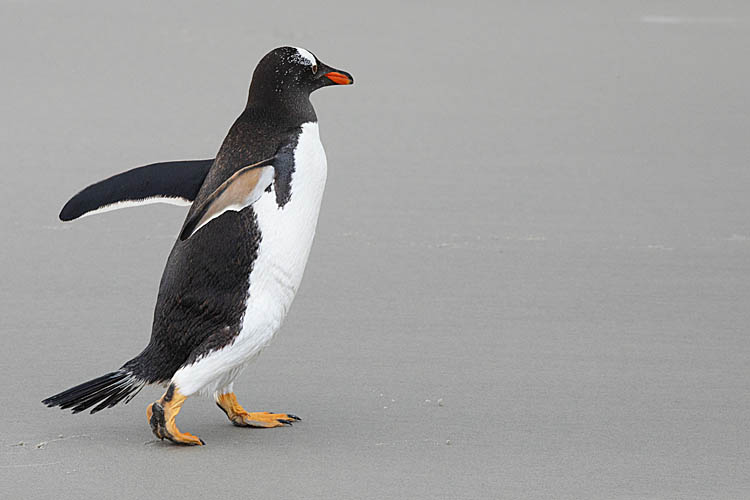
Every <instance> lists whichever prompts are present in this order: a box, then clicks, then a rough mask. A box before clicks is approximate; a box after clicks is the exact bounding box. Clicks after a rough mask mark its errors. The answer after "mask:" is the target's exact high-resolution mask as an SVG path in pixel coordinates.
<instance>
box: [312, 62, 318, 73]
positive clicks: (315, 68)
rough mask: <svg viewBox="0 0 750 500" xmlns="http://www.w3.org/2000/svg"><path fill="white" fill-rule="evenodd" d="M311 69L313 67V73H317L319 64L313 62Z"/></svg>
mask: <svg viewBox="0 0 750 500" xmlns="http://www.w3.org/2000/svg"><path fill="white" fill-rule="evenodd" d="M311 69H312V72H313V75H314V74H315V73H317V72H318V65H317V64H313V65H312V68H311Z"/></svg>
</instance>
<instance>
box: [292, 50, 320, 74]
mask: <svg viewBox="0 0 750 500" xmlns="http://www.w3.org/2000/svg"><path fill="white" fill-rule="evenodd" d="M293 48H294V49H296V50H297V54H295V55H296V56H297V57H299V59H300V62H301V63H302V64H304V65H309V66H315V67H316V70H317V61H316V60H315V56H314V55H312V53H310V52H309V51H308V50H305V49H303V48H300V47H293Z"/></svg>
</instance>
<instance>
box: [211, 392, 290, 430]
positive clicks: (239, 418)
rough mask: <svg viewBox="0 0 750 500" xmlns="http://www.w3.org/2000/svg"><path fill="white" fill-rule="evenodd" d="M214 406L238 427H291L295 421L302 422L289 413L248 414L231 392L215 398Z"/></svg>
mask: <svg viewBox="0 0 750 500" xmlns="http://www.w3.org/2000/svg"><path fill="white" fill-rule="evenodd" d="M216 405H217V406H218V407H219V408H221V410H222V411H223V412H224V413H226V415H227V417H228V418H229V420H230V421H231V422H232V423H233V424H234V425H236V426H238V427H260V428H270V427H283V426H285V425H289V426H291V425H292V422H294V421H295V420H302V419H301V418H299V417H298V416H296V415H292V414H291V413H272V412H268V411H258V412H248V411H245V409H244V408H243V407H242V406H240V404H239V403H238V402H237V397H236V396H235V395H234V393H233V392H230V393H227V394H221V395H219V396H218V397H217V398H216Z"/></svg>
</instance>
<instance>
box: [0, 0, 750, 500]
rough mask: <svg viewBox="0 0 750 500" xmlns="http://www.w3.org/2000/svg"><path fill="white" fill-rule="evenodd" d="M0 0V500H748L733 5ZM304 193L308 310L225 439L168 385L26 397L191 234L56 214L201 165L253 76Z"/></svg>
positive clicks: (95, 346) (744, 110)
mask: <svg viewBox="0 0 750 500" xmlns="http://www.w3.org/2000/svg"><path fill="white" fill-rule="evenodd" d="M532 3H533V4H536V5H527V4H526V3H521V2H478V3H463V4H461V5H460V6H458V5H456V4H454V3H451V2H429V3H428V2H424V3H420V2H414V3H407V4H404V3H401V2H390V1H388V2H379V3H377V4H374V3H373V4H368V5H364V4H357V3H353V2H321V3H311V2H301V1H297V0H290V1H288V2H283V5H281V6H274V5H272V3H268V2H267V3H263V4H258V5H253V2H234V5H228V4H224V5H223V6H222V7H218V6H215V5H208V4H204V3H198V2H195V3H188V2H179V3H178V2H169V3H158V4H156V5H154V4H151V3H146V2H127V3H121V4H119V5H115V4H106V5H104V4H100V3H95V2H79V1H70V2H57V1H49V2H20V1H19V2H16V1H2V2H0V60H1V61H2V66H3V71H2V72H1V74H0V116H2V119H0V128H1V130H0V141H1V142H0V146H1V149H2V167H0V168H2V170H1V171H2V174H3V180H2V182H0V195H1V197H2V208H3V209H2V211H0V232H1V234H2V235H3V243H2V244H1V245H0V259H1V260H0V265H2V276H3V279H2V282H3V286H2V287H0V300H1V303H2V315H0V335H2V337H1V338H2V340H3V343H4V346H3V349H0V374H1V376H2V381H3V383H2V384H0V423H1V425H2V427H1V429H2V432H1V433H0V486H1V489H2V491H3V493H2V494H1V495H0V496H3V498H8V499H11V498H30V499H31V498H33V499H44V498H56V499H57V498H59V499H68V498H70V499H73V498H107V499H110V498H112V499H120V498H121V499H126V498H153V497H156V498H205V499H210V498H267V499H274V498H284V499H332V498H336V499H339V498H340V499H392V498H403V499H500V498H502V499H505V498H508V499H550V500H560V499H571V500H573V499H575V500H582V499H591V500H601V499H622V500H625V499H628V500H631V499H680V500H687V499H695V500H699V499H700V500H705V499H712V500H716V499H727V500H729V499H741V498H750V426H749V425H748V423H749V422H750V338H749V337H748V324H749V323H750V307H748V304H750V280H749V279H748V275H749V273H750V196H748V194H749V189H750V168H748V161H750V141H749V140H748V130H749V127H748V125H749V122H750V99H749V98H748V97H749V95H748V92H749V91H748V89H750V66H748V64H747V63H748V60H749V56H750V5H747V4H745V3H742V2H731V1H724V0H722V1H718V2H711V3H706V2H698V1H689V2H682V3H680V4H677V3H674V2H666V1H657V2H619V3H618V4H619V5H618V4H607V5H604V4H602V3H601V2H595V1H590V0H586V1H577V2H571V3H567V4H566V5H564V6H563V5H562V3H560V5H558V4H553V3H549V2H545V3H544V5H542V3H538V2H532ZM280 45H294V46H302V47H305V48H307V49H309V50H311V51H313V52H314V53H315V54H316V55H317V56H318V57H319V58H320V59H321V60H322V61H324V62H326V63H328V64H330V65H332V66H334V67H337V68H342V69H345V70H347V71H349V72H351V73H352V74H353V75H354V77H355V81H356V84H355V85H354V86H353V87H350V88H340V89H335V90H333V89H323V90H321V91H320V92H317V93H316V94H314V96H313V99H312V100H313V103H314V105H315V106H316V110H317V114H318V118H319V123H320V131H321V138H322V141H323V144H324V146H325V148H326V152H327V155H328V166H329V173H328V184H327V189H326V194H325V197H324V200H323V207H322V211H321V215H320V221H319V225H318V232H317V236H316V240H315V244H314V246H313V249H312V254H311V257H310V260H309V262H308V266H307V271H306V274H305V278H304V280H303V282H302V287H301V289H300V291H299V293H298V295H297V298H296V301H295V303H294V306H293V307H292V310H291V312H290V315H289V316H288V318H287V320H286V322H285V324H284V326H283V328H282V330H281V332H280V333H279V335H277V337H276V338H275V339H274V341H273V343H272V344H271V345H270V346H269V347H268V348H267V349H266V350H265V351H264V352H263V353H262V354H261V356H260V357H259V358H258V359H257V360H256V361H255V362H254V363H253V364H252V365H251V366H249V368H248V369H247V370H246V371H245V372H244V373H243V374H242V375H241V376H240V377H239V379H238V380H237V382H236V383H235V390H236V392H237V394H238V396H239V398H240V401H241V402H242V403H243V404H244V405H245V407H247V408H248V409H251V410H253V411H259V410H274V411H288V412H291V413H294V414H297V415H299V416H300V417H302V419H303V421H302V422H299V423H297V424H295V425H294V427H291V428H280V429H243V428H237V427H233V426H232V425H230V423H229V422H228V421H227V419H226V418H225V416H224V414H223V413H222V412H221V411H219V409H218V408H216V406H215V405H214V403H213V401H211V400H210V399H206V398H191V399H190V400H189V401H188V402H187V403H186V405H185V407H184V409H183V411H182V412H181V413H180V416H179V418H178V423H179V425H180V428H181V429H182V430H184V431H187V432H191V433H194V434H197V435H199V436H200V437H201V438H203V439H204V440H205V441H206V443H207V446H205V447H201V448H184V447H177V446H171V445H169V444H168V443H163V442H160V441H156V440H154V439H153V436H152V434H151V432H150V429H149V427H148V425H147V422H146V417H145V408H146V405H147V404H149V403H150V402H152V401H154V400H155V399H157V398H158V397H159V396H160V395H161V392H162V390H161V389H160V388H156V387H152V388H146V389H144V390H143V391H142V392H141V394H140V395H139V396H138V397H137V398H136V399H135V400H133V401H132V402H130V403H129V404H128V405H125V406H118V407H116V408H114V409H111V410H108V411H104V412H101V413H99V414H96V415H93V416H92V415H88V414H79V415H71V414H70V413H69V412H63V411H59V410H57V409H48V408H45V407H44V406H43V405H42V404H41V402H40V401H41V400H42V399H43V398H45V397H47V396H50V395H51V394H54V393H56V392H59V391H60V390H63V389H65V388H68V387H70V386H73V385H75V384H78V383H80V382H82V381H85V380H88V379H91V378H93V377H96V376H98V375H101V374H104V373H106V372H109V371H111V370H113V369H116V368H117V367H119V366H120V365H121V364H122V363H123V362H125V361H127V360H128V359H130V358H131V357H133V356H134V355H135V354H137V353H138V352H139V351H140V350H141V349H142V348H143V347H144V346H145V345H146V344H147V342H148V338H149V336H150V331H151V321H152V314H153V308H154V304H155V300H156V294H157V291H158V285H159V279H160V276H161V272H162V269H163V267H164V263H165V261H166V258H167V255H168V252H169V250H170V248H171V246H172V244H173V242H174V240H175V238H176V237H177V234H178V232H179V229H180V226H181V224H182V222H183V220H184V217H185V214H186V209H185V208H179V207H172V206H166V205H152V206H148V207H142V208H135V209H129V210H121V211H115V212H111V213H107V214H103V215H96V216H92V217H87V218H84V219H81V220H79V221H76V222H74V223H65V224H64V223H61V222H60V221H58V220H57V214H58V213H59V210H60V208H61V207H62V205H63V204H64V203H65V201H67V199H68V198H69V197H71V196H72V195H73V194H75V193H76V192H77V191H78V190H80V189H81V188H83V187H85V186H86V185H88V184H90V183H92V182H94V181H97V180H100V179H102V178H104V177H108V176H110V175H113V174H115V173H118V172H121V171H123V170H126V169H128V168H132V167H134V166H138V165H143V164H146V163H150V162H155V161H164V160H170V159H180V158H182V159H187V158H210V157H212V156H214V155H215V154H216V151H217V150H218V148H219V146H220V144H221V141H222V140H223V138H224V136H225V134H226V132H227V130H228V129H229V126H230V125H231V124H232V122H233V121H234V119H235V118H236V117H237V115H238V114H239V113H240V112H241V110H242V109H243V106H244V104H245V99H246V96H247V88H248V85H249V81H250V76H251V74H252V70H253V68H254V67H255V64H256V63H257V61H258V60H259V59H260V58H261V57H262V56H263V55H264V54H265V53H266V52H268V51H269V50H270V49H272V48H274V47H277V46H280Z"/></svg>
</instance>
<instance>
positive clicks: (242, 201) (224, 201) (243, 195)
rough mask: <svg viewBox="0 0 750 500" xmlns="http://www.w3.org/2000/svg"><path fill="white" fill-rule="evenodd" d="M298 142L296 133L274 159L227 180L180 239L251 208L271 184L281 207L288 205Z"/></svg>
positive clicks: (189, 222)
mask: <svg viewBox="0 0 750 500" xmlns="http://www.w3.org/2000/svg"><path fill="white" fill-rule="evenodd" d="M298 139H299V132H298V131H296V130H295V131H294V132H293V133H291V134H290V135H289V136H287V137H286V139H285V140H284V141H282V143H281V146H279V148H278V150H277V151H276V154H275V155H274V156H273V157H271V158H268V159H266V160H263V161H259V162H258V163H254V164H252V165H249V166H247V167H243V168H241V169H240V170H238V171H237V172H235V173H234V175H232V176H231V177H230V178H229V179H227V180H226V181H224V182H223V183H222V184H221V185H220V186H219V187H218V188H216V190H215V191H214V192H213V193H211V194H210V195H209V196H208V198H207V199H206V201H205V202H203V204H202V205H201V206H200V207H199V208H198V209H197V210H196V211H195V213H193V215H192V216H191V217H190V218H189V219H188V221H187V222H186V223H185V226H184V227H183V228H182V231H181V232H180V240H181V241H185V240H186V239H188V238H190V237H191V236H192V235H194V234H195V232H196V231H198V230H199V229H200V228H202V227H203V226H205V225H206V224H208V223H209V222H211V221H212V220H213V219H215V218H216V217H218V216H220V215H221V214H223V213H224V212H227V211H234V212H239V211H241V210H242V209H244V208H246V207H249V206H250V205H252V204H253V203H255V202H256V201H258V199H259V198H260V197H261V196H262V195H263V193H264V192H265V191H266V189H268V188H269V187H270V186H271V184H274V185H275V188H276V203H277V204H278V205H279V207H283V206H284V205H286V203H287V202H288V201H289V199H290V197H291V182H292V173H294V150H295V149H296V148H297V140H298Z"/></svg>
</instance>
